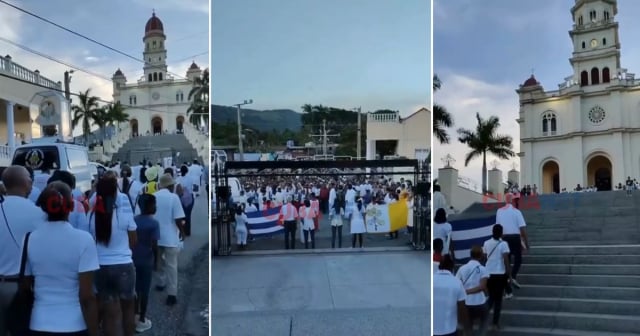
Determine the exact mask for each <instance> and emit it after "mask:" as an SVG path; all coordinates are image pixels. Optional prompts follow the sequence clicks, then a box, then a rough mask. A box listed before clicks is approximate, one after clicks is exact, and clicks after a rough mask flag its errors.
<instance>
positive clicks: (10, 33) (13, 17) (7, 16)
mask: <svg viewBox="0 0 640 336" xmlns="http://www.w3.org/2000/svg"><path fill="white" fill-rule="evenodd" d="M6 9H7V6H5V5H1V4H0V32H2V34H1V36H2V37H4V38H6V39H9V40H12V41H17V40H18V39H19V37H20V32H19V30H20V29H19V28H20V26H21V24H22V14H18V13H15V12H14V11H9V10H6ZM3 56H4V55H3Z"/></svg>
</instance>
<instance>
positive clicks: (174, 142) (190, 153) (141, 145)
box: [112, 134, 203, 163]
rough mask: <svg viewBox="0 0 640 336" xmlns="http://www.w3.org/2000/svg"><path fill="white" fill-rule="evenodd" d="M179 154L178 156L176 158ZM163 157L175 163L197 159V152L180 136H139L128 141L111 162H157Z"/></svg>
mask: <svg viewBox="0 0 640 336" xmlns="http://www.w3.org/2000/svg"><path fill="white" fill-rule="evenodd" d="M177 153H180V155H179V156H176V155H177ZM164 157H172V158H174V159H175V160H176V162H177V163H182V162H185V161H186V162H190V161H193V160H194V159H198V160H199V161H200V162H203V160H202V158H201V157H199V156H198V153H197V151H196V150H195V149H194V148H193V146H192V145H191V144H190V143H189V141H188V140H187V138H186V136H184V135H182V134H165V135H157V136H139V137H135V138H131V139H129V141H127V142H126V143H124V145H123V146H122V147H120V149H119V150H118V152H117V153H115V154H114V155H113V157H112V160H113V161H116V160H120V161H128V162H132V163H134V162H135V163H137V162H140V161H142V160H144V159H147V160H151V161H152V162H157V161H160V160H162V158H164Z"/></svg>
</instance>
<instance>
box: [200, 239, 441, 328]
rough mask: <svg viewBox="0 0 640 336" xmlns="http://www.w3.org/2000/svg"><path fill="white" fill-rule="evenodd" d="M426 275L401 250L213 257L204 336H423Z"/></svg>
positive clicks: (423, 257)
mask: <svg viewBox="0 0 640 336" xmlns="http://www.w3.org/2000/svg"><path fill="white" fill-rule="evenodd" d="M429 275H430V261H429V255H428V254H427V253H424V252H416V251H406V250H405V251H397V252H390V251H388V252H365V251H360V250H350V249H349V250H343V252H338V253H325V254H322V253H319V254H296V255H278V256H256V255H251V256H249V255H245V256H231V257H216V258H214V259H213V265H212V283H211V293H212V299H211V302H212V310H211V314H212V321H211V335H216V336H217V335H224V336H263V335H264V336H341V335H345V336H361V335H362V336H378V335H380V336H382V335H385V336H386V335H403V336H422V335H428V334H429V332H430V324H431V323H430V308H429V307H430V277H429Z"/></svg>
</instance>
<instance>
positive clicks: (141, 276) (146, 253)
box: [133, 194, 160, 333]
mask: <svg viewBox="0 0 640 336" xmlns="http://www.w3.org/2000/svg"><path fill="white" fill-rule="evenodd" d="M138 206H139V207H140V212H141V214H140V215H137V216H136V217H135V221H136V226H137V227H138V228H137V233H138V243H137V244H136V245H135V247H134V249H133V263H134V264H135V266H136V298H137V299H136V312H137V314H138V318H137V321H136V332H139V333H141V332H145V331H147V330H149V329H151V320H149V319H148V318H147V317H146V315H147V305H148V303H149V290H150V289H151V275H152V273H153V270H155V269H157V268H158V239H160V224H159V223H158V221H157V220H155V218H153V216H154V215H155V213H156V198H155V196H153V195H152V194H142V195H140V197H139V198H138Z"/></svg>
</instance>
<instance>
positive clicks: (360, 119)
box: [356, 107, 362, 160]
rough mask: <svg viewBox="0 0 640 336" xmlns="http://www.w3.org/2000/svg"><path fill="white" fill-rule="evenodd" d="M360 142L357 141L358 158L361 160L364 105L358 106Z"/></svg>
mask: <svg viewBox="0 0 640 336" xmlns="http://www.w3.org/2000/svg"><path fill="white" fill-rule="evenodd" d="M357 110H358V142H357V143H356V144H357V145H356V150H357V151H358V152H357V155H356V160H360V155H361V154H360V153H362V107H358V109H357Z"/></svg>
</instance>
